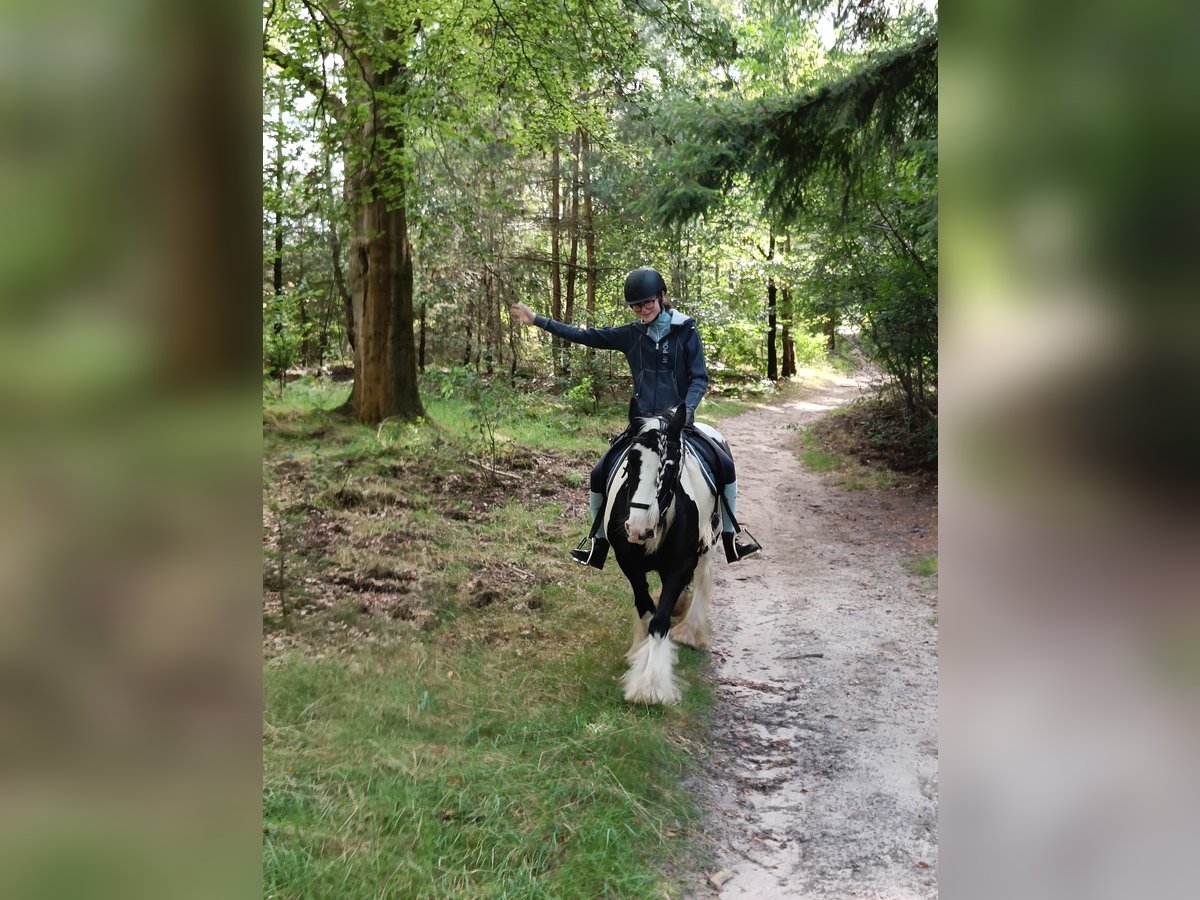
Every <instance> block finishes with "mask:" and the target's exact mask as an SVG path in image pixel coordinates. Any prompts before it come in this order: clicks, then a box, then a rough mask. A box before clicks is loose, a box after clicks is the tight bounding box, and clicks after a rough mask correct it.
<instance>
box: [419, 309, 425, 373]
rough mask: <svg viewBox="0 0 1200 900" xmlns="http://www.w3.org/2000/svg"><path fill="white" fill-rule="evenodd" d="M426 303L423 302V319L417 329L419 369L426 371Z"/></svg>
mask: <svg viewBox="0 0 1200 900" xmlns="http://www.w3.org/2000/svg"><path fill="white" fill-rule="evenodd" d="M425 310H426V304H424V303H422V304H421V321H420V324H419V326H418V329H417V371H419V372H424V371H425V338H426V327H425V326H426V323H425Z"/></svg>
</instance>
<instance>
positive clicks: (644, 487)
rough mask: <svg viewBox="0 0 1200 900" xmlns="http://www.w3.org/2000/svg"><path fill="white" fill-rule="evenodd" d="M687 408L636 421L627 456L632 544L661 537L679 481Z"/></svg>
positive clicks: (628, 526)
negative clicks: (665, 415) (664, 415)
mask: <svg viewBox="0 0 1200 900" xmlns="http://www.w3.org/2000/svg"><path fill="white" fill-rule="evenodd" d="M686 423H687V408H686V407H685V406H683V404H680V405H679V406H677V407H675V409H674V411H673V412H672V414H670V416H669V417H662V416H654V417H651V418H646V419H639V420H637V422H636V423H635V427H636V428H637V433H636V434H635V435H634V438H633V442H632V443H631V444H630V447H629V455H628V456H627V457H626V475H625V481H626V486H627V487H628V489H629V518H628V519H626V521H625V534H626V535H627V536H628V537H629V541H630V543H633V544H645V543H646V542H647V541H651V540H653V539H654V538H655V537H656V536H661V533H662V529H663V528H665V527H666V522H665V521H664V520H665V519H666V518H667V515H668V513H669V512H670V509H671V503H672V500H673V498H674V496H675V487H676V485H678V483H679V467H680V465H682V459H683V447H682V443H681V441H680V437H681V435H682V434H683V426H684V425H685V424H686Z"/></svg>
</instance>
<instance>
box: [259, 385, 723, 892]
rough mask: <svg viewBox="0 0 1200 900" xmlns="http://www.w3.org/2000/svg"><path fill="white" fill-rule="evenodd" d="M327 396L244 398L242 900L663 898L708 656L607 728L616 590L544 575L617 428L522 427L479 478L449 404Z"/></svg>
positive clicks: (708, 697) (615, 716)
mask: <svg viewBox="0 0 1200 900" xmlns="http://www.w3.org/2000/svg"><path fill="white" fill-rule="evenodd" d="M345 390H346V387H345V386H344V385H338V386H332V387H330V386H322V385H319V384H312V383H306V382H295V383H292V384H289V385H287V386H286V387H285V390H284V394H283V398H282V400H278V399H277V398H278V387H277V385H274V384H272V385H270V386H268V388H267V389H266V390H264V397H265V399H266V405H265V409H264V446H265V458H264V522H265V537H266V541H265V546H266V560H265V572H264V583H265V588H266V595H265V605H264V633H265V638H264V649H265V652H266V666H265V675H264V686H265V710H264V724H263V728H264V758H263V761H264V775H263V792H264V795H263V809H264V811H263V817H264V822H263V827H264V843H263V866H264V883H265V888H264V893H265V896H269V897H280V898H285V897H286V898H305V897H313V898H316V897H321V898H328V897H339V898H341V897H348V898H353V897H363V898H367V897H370V898H376V897H530V898H532V897H593V896H607V897H667V896H675V895H676V894H677V892H678V889H677V888H676V887H675V886H674V885H675V883H676V881H677V879H676V878H674V877H673V876H672V873H671V871H670V866H671V865H672V861H673V860H678V859H680V858H681V856H682V855H684V854H686V853H687V852H688V850H687V847H688V839H687V834H688V830H689V827H690V826H691V825H692V824H693V823H694V821H695V817H696V815H697V810H696V808H695V805H694V803H693V800H692V798H691V796H690V795H689V794H688V792H687V791H686V790H685V788H684V787H683V782H684V778H685V777H686V776H687V775H688V773H689V772H691V771H692V770H693V766H694V764H695V762H696V758H697V753H698V752H699V751H698V743H697V739H698V735H700V734H701V733H702V732H703V729H704V727H705V725H706V722H707V716H708V711H709V710H710V708H711V706H712V702H713V696H712V693H711V689H710V688H709V687H708V685H707V684H706V683H705V681H704V677H703V676H704V672H705V667H706V665H707V662H706V657H705V655H703V654H699V653H696V652H694V651H691V650H688V649H681V651H680V667H679V671H680V675H681V676H682V678H683V679H684V680H685V682H686V684H687V690H686V691H685V696H684V699H683V701H682V703H680V704H679V705H678V706H676V707H672V708H670V709H660V708H650V709H647V708H642V707H632V706H630V705H628V704H626V703H625V702H624V700H623V699H622V697H621V693H620V685H619V682H618V678H619V676H620V674H621V672H622V671H623V668H624V659H623V656H624V652H625V650H626V649H627V646H628V641H629V634H630V622H631V619H632V612H631V607H632V604H631V601H630V598H629V589H628V585H627V583H626V582H625V579H624V578H623V577H622V576H621V574H620V572H619V571H618V570H616V569H615V567H612V566H610V567H609V568H608V569H606V570H605V571H604V572H602V573H596V572H594V571H592V570H583V569H581V568H580V567H578V566H575V565H573V564H571V563H570V562H569V561H567V559H566V550H567V549H568V548H569V547H570V546H573V545H574V543H575V542H576V541H577V540H578V538H579V537H580V536H581V535H582V533H583V529H584V516H585V511H586V497H585V495H584V492H583V488H584V486H585V480H586V474H587V471H588V469H590V467H591V465H592V463H593V462H594V460H595V458H596V456H598V453H599V450H600V449H602V447H603V441H604V439H606V438H607V436H608V435H610V434H612V433H613V432H614V431H616V430H619V429H620V427H621V426H622V423H623V421H624V408H623V407H617V406H615V405H614V406H613V407H610V408H605V409H602V412H601V415H599V416H595V417H576V416H574V415H573V414H571V413H569V412H566V411H564V410H563V409H561V408H559V407H558V406H557V405H556V404H555V403H553V402H552V401H550V400H549V399H539V401H538V402H539V403H543V404H544V406H542V407H541V408H540V412H539V409H538V408H537V407H533V408H531V407H530V405H529V404H525V405H523V406H522V407H521V408H520V409H518V410H515V411H514V412H513V414H512V415H511V416H508V417H503V418H501V419H500V420H499V421H498V422H497V432H498V435H499V436H500V437H501V438H502V443H501V448H500V452H499V460H498V465H497V468H498V469H499V470H500V471H499V473H498V474H492V473H490V472H488V471H487V470H486V468H484V467H481V466H480V465H479V464H478V463H479V460H481V459H483V458H484V457H485V455H486V454H484V453H483V446H482V443H481V439H480V436H479V434H478V432H477V431H476V430H475V428H474V424H473V422H472V421H470V420H469V418H468V416H467V414H468V412H469V409H468V408H467V406H466V405H464V404H461V403H456V402H455V401H449V400H447V401H441V400H438V401H434V402H429V403H428V406H427V413H428V419H427V421H426V422H425V423H423V424H421V425H419V426H409V425H407V424H405V423H388V425H387V426H386V427H385V428H383V429H379V428H372V427H368V426H364V425H359V424H356V423H352V422H349V421H346V420H344V419H341V418H339V417H337V416H336V415H334V414H333V413H332V410H333V409H335V408H336V407H337V406H338V405H339V404H340V403H341V402H342V400H343V399H344V396H345Z"/></svg>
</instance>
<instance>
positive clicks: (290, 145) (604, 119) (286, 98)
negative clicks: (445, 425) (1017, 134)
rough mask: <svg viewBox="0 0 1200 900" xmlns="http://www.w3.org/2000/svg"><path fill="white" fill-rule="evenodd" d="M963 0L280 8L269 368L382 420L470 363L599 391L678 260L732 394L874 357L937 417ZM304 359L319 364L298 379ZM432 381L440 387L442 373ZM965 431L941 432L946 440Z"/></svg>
mask: <svg viewBox="0 0 1200 900" xmlns="http://www.w3.org/2000/svg"><path fill="white" fill-rule="evenodd" d="M935 16H936V8H935V7H934V8H932V9H931V8H929V7H927V6H925V5H923V4H921V3H917V4H912V3H909V2H907V0H902V2H900V3H894V2H889V0H867V2H863V3H851V2H848V0H780V2H774V0H750V2H741V0H705V2H689V3H687V4H682V3H675V2H665V3H664V2H659V0H560V2H554V3H550V2H539V0H455V2H443V0H432V2H428V0H421V2H411V0H400V2H386V3H385V2H379V0H359V2H349V0H346V2H334V0H326V2H320V0H271V2H270V3H268V4H266V5H264V32H263V222H262V225H263V259H264V270H263V357H264V374H265V375H266V376H267V377H270V378H275V379H280V380H281V383H282V380H283V379H286V378H288V377H294V376H295V375H296V374H299V373H308V374H313V373H320V374H322V375H329V376H332V377H333V378H335V379H337V378H341V379H352V388H351V391H350V394H349V397H348V399H347V400H346V401H345V404H344V407H343V411H344V412H346V413H348V414H350V415H351V416H352V417H353V418H354V419H356V420H358V421H360V422H363V423H380V422H383V421H385V420H389V419H393V418H396V419H398V420H404V421H415V420H418V419H419V418H421V417H422V416H423V414H424V410H425V407H424V402H423V396H424V395H427V394H428V393H429V392H430V391H431V390H442V389H444V387H445V385H446V384H447V383H452V384H457V385H461V386H464V389H469V390H474V391H476V392H478V391H480V390H487V389H489V388H490V386H491V385H492V384H493V383H497V384H499V383H504V384H507V385H508V387H509V388H511V387H513V386H514V385H516V384H517V383H518V380H519V379H527V378H537V379H540V380H541V381H542V382H544V384H545V385H546V387H547V388H548V389H549V390H550V391H551V392H552V393H558V394H564V395H567V396H569V397H574V398H577V399H581V400H582V401H583V402H587V401H588V400H589V399H590V401H591V402H592V403H599V402H600V401H601V400H602V399H613V398H616V397H620V396H622V395H623V394H624V393H625V388H624V385H625V384H626V383H627V379H628V373H627V371H626V368H625V364H624V361H623V360H622V359H620V358H619V356H618V355H617V354H595V353H591V352H587V351H584V350H583V348H575V347H572V346H570V345H565V344H564V345H559V344H558V342H557V341H555V342H554V343H553V344H552V343H551V341H550V338H549V336H548V335H545V334H544V333H541V332H538V331H530V332H525V333H521V329H520V328H519V327H518V326H517V325H516V324H515V323H514V322H512V321H510V319H509V317H508V314H507V309H508V307H509V306H510V305H511V304H512V303H514V302H517V301H520V302H524V303H526V304H528V305H529V306H530V307H532V308H533V309H534V310H535V311H536V312H539V313H543V314H546V315H549V316H552V317H553V318H556V319H559V320H560V321H564V322H569V323H575V324H584V325H589V326H596V327H599V326H605V325H611V324H617V323H620V322H622V321H624V320H625V319H626V318H627V316H628V313H627V312H626V311H625V307H624V305H623V303H622V302H620V295H621V284H622V281H623V279H624V276H625V274H626V273H627V272H628V271H630V270H631V269H633V268H635V267H637V266H643V265H648V266H654V267H656V268H658V269H660V270H661V271H662V272H663V273H664V275H665V277H666V280H667V284H668V288H669V297H670V298H671V300H672V302H673V303H674V305H675V306H676V307H678V308H680V309H681V310H682V311H684V312H685V313H687V314H688V315H691V316H693V317H694V318H695V319H696V320H697V322H698V323H699V327H700V330H701V333H702V337H703V340H704V343H705V347H706V353H707V358H708V365H709V369H710V374H711V376H712V378H713V387H712V391H713V393H714V394H719V393H721V392H723V391H728V392H732V393H733V394H735V395H737V394H739V393H743V392H745V391H764V390H766V391H769V390H770V389H771V388H772V387H773V386H774V385H777V384H779V383H780V382H781V380H785V379H788V378H789V377H791V376H792V375H794V374H795V373H796V371H797V368H798V367H803V366H805V365H808V364H811V363H813V362H815V361H817V360H824V359H827V358H837V357H839V356H841V357H846V356H849V355H852V354H856V355H857V358H859V359H865V360H867V361H869V363H871V364H873V365H874V366H875V367H876V368H877V369H878V370H879V372H880V373H881V375H882V385H881V386H882V388H883V394H884V398H885V400H886V401H887V403H888V404H889V409H890V410H891V415H892V418H893V420H895V421H898V422H900V423H901V424H902V427H901V428H900V431H902V432H904V433H906V434H908V435H909V436H910V437H914V436H923V437H924V438H925V441H926V443H927V444H928V442H929V437H930V435H931V434H935V433H936V409H937V400H936V397H937V375H936V372H937V312H938V304H937V277H938V253H937V162H938V158H937V47H938V42H937V33H936V18H935ZM289 373H291V374H290V375H289ZM431 379H432V380H431ZM934 441H936V438H934Z"/></svg>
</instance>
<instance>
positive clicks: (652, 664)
mask: <svg viewBox="0 0 1200 900" xmlns="http://www.w3.org/2000/svg"><path fill="white" fill-rule="evenodd" d="M677 652H678V651H677V650H676V648H675V644H673V643H672V642H671V639H670V638H669V637H660V636H659V635H650V636H649V637H648V638H646V640H644V641H642V642H641V643H640V644H639V645H638V646H636V647H634V649H632V650H630V651H629V654H628V656H627V657H626V658H627V659H628V660H629V671H628V672H626V673H625V675H624V676H623V677H622V679H621V681H622V683H623V684H624V685H625V699H626V700H628V701H629V702H630V703H662V704H666V705H671V704H675V703H678V702H679V700H680V696H681V695H680V693H679V684H678V682H677V681H676V679H675V656H676V654H677Z"/></svg>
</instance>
